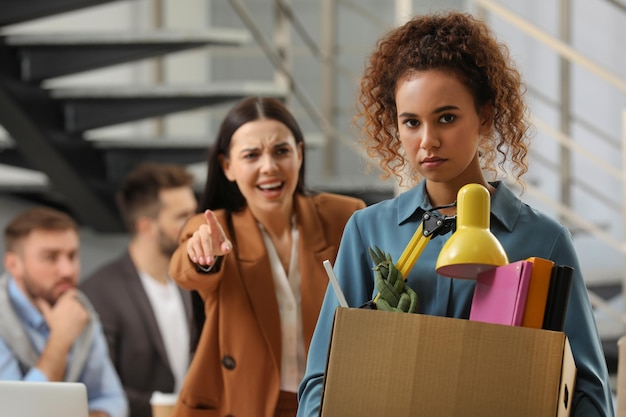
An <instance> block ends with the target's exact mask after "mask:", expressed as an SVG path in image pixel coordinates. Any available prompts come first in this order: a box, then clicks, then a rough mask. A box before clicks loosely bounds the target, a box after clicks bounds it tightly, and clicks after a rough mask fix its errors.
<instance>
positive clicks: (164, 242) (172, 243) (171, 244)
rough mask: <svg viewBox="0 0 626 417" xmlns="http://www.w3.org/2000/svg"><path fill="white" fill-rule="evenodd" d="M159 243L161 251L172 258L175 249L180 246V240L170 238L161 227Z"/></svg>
mask: <svg viewBox="0 0 626 417" xmlns="http://www.w3.org/2000/svg"><path fill="white" fill-rule="evenodd" d="M157 244H158V245H159V251H160V252H161V253H162V254H163V255H164V256H165V257H167V258H171V257H172V255H173V254H174V251H175V250H176V249H177V248H178V241H177V240H173V239H170V238H169V237H168V236H167V235H166V234H165V233H163V230H161V229H159V236H158V242H157Z"/></svg>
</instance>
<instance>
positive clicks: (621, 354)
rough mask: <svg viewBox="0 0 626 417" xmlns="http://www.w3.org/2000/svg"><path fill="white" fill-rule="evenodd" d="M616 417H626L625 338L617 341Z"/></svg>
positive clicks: (622, 337)
mask: <svg viewBox="0 0 626 417" xmlns="http://www.w3.org/2000/svg"><path fill="white" fill-rule="evenodd" d="M617 347H618V351H617V417H626V336H621V337H620V338H619V340H618V341H617Z"/></svg>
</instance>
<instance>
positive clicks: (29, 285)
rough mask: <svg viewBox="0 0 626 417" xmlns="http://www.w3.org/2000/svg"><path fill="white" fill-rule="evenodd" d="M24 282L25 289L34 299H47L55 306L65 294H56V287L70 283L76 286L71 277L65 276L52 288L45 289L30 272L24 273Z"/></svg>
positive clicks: (73, 286)
mask: <svg viewBox="0 0 626 417" xmlns="http://www.w3.org/2000/svg"><path fill="white" fill-rule="evenodd" d="M22 282H23V283H24V289H25V290H26V293H27V294H28V296H29V297H30V298H31V299H32V300H37V299H38V298H41V299H43V300H45V301H46V302H47V303H48V304H50V305H51V306H53V305H54V304H55V303H56V302H57V300H58V299H59V297H61V295H62V294H63V293H58V294H56V293H55V292H54V289H55V288H56V286H57V285H61V284H69V286H70V287H71V288H75V287H76V285H75V284H74V282H73V281H72V279H71V278H64V279H62V280H60V281H59V282H57V283H56V284H55V286H54V287H52V288H51V289H45V288H42V287H41V286H39V285H38V284H37V283H36V281H35V280H34V279H32V277H31V276H30V275H29V274H28V273H25V274H24V276H23V277H22ZM64 292H65V291H64Z"/></svg>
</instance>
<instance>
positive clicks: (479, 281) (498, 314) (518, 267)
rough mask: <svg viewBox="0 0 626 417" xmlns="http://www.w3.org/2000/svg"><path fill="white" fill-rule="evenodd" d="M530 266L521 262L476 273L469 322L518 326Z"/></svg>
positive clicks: (528, 263) (521, 315)
mask: <svg viewBox="0 0 626 417" xmlns="http://www.w3.org/2000/svg"><path fill="white" fill-rule="evenodd" d="M532 265H533V264H532V263H531V262H529V261H526V260H523V261H517V262H513V263H510V264H507V265H503V266H499V267H497V268H493V269H490V270H488V271H485V272H481V273H480V274H478V277H477V278H476V287H475V288H474V298H473V299H472V307H471V309H470V316H469V319H470V320H474V321H482V322H485V323H496V324H507V325H509V326H521V325H522V321H523V318H524V307H525V305H526V296H527V294H528V285H529V282H530V274H531V271H532Z"/></svg>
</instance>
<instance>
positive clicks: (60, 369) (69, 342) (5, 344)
mask: <svg viewBox="0 0 626 417" xmlns="http://www.w3.org/2000/svg"><path fill="white" fill-rule="evenodd" d="M4 240H5V245H6V253H5V255H4V267H5V269H6V273H5V274H4V275H2V276H1V277H0V317H1V318H2V319H1V320H0V379H2V380H24V381H40V382H45V381H68V382H81V383H83V384H85V386H86V387H87V393H88V402H89V415H90V417H104V416H108V417H126V415H127V412H128V404H127V401H126V398H125V396H124V392H123V390H122V386H121V384H120V380H119V378H118V376H117V374H116V372H115V369H114V368H113V365H112V364H111V361H110V360H109V357H108V353H107V344H106V340H105V337H104V334H103V332H102V325H101V323H100V322H99V320H98V316H97V314H96V313H95V312H94V310H93V307H92V306H91V304H90V303H89V301H88V300H87V299H86V297H85V296H84V295H83V294H81V293H80V292H79V291H78V290H77V289H76V285H77V284H78V279H79V274H80V262H79V256H78V250H79V236H78V226H77V225H76V223H75V222H74V220H73V219H72V218H71V217H70V216H68V215H67V214H65V213H62V212H59V211H57V210H54V209H50V208H46V207H35V208H32V209H28V210H26V211H24V212H22V213H21V214H19V215H18V216H17V217H15V218H14V219H13V220H11V221H10V222H9V224H8V225H7V226H6V228H5V230H4ZM33 400H34V401H36V400H37V399H33Z"/></svg>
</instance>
